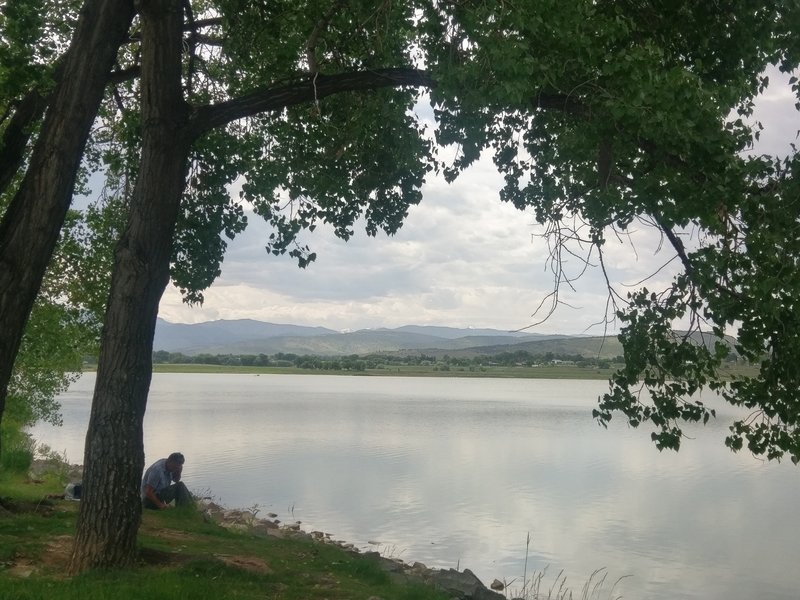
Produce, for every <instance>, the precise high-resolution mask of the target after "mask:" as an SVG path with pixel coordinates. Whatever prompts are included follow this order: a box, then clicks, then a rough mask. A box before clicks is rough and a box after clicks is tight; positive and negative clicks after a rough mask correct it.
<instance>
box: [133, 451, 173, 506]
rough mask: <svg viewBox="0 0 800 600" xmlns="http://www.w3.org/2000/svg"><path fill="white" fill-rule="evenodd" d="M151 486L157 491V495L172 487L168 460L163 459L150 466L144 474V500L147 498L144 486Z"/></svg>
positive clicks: (142, 490)
mask: <svg viewBox="0 0 800 600" xmlns="http://www.w3.org/2000/svg"><path fill="white" fill-rule="evenodd" d="M146 485H151V486H153V489H154V490H155V491H156V494H157V493H158V492H160V491H161V490H165V489H167V488H168V487H169V486H170V485H172V473H170V472H169V471H167V459H166V458H161V459H159V460H157V461H156V462H154V463H153V464H152V465H150V466H149V467H148V468H147V470H146V471H145V472H144V477H143V478H142V489H141V494H142V500H144V499H145V498H146V497H147V496H146V495H145V493H144V486H146Z"/></svg>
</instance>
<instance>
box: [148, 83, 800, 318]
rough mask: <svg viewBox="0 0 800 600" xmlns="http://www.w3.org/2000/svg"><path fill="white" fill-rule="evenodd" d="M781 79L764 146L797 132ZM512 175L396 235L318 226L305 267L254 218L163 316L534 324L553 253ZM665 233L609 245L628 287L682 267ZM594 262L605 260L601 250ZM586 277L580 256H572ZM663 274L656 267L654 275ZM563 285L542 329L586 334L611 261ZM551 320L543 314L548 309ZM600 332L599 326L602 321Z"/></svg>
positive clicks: (478, 172) (473, 179) (614, 275)
mask: <svg viewBox="0 0 800 600" xmlns="http://www.w3.org/2000/svg"><path fill="white" fill-rule="evenodd" d="M770 76H771V79H772V81H773V82H774V85H773V86H771V87H770V88H769V90H768V91H767V93H766V94H765V96H764V98H763V99H761V100H760V101H759V104H758V111H757V113H756V118H758V119H760V120H761V121H762V122H763V123H764V125H765V131H764V133H763V134H762V140H761V143H760V144H759V146H758V148H757V150H758V151H760V152H781V151H783V150H786V149H788V148H789V143H790V142H791V141H793V140H794V137H795V135H796V130H797V128H798V119H797V112H796V111H795V110H794V106H793V105H794V102H795V98H794V96H793V95H792V94H791V92H790V91H788V89H787V86H786V80H787V79H788V77H785V76H782V75H781V74H779V73H777V72H776V73H770ZM501 185H502V177H501V176H500V175H499V174H498V173H497V171H496V169H495V168H494V166H493V164H492V162H491V160H489V159H488V158H487V157H484V158H482V159H481V160H480V161H478V162H477V163H476V164H474V165H473V166H472V167H471V168H470V169H469V170H467V171H466V172H465V173H464V174H463V175H462V176H461V177H460V178H459V179H458V180H457V181H456V182H455V183H454V184H447V183H446V182H445V181H444V180H443V178H441V177H434V178H432V179H430V180H429V182H428V183H427V184H426V185H425V186H424V188H423V201H422V203H421V204H420V205H418V206H413V207H411V209H410V210H409V215H408V218H407V219H406V222H405V225H404V226H403V228H402V229H401V230H400V231H399V232H398V233H397V235H395V236H393V237H388V236H386V235H385V234H379V235H378V237H377V238H370V237H368V236H367V235H366V234H365V233H364V231H363V227H362V228H361V230H357V231H356V235H354V236H353V237H352V239H351V240H350V241H348V242H347V243H345V242H343V241H342V240H339V239H338V238H336V237H335V236H334V235H333V232H332V231H331V229H330V228H326V227H319V228H318V229H317V230H316V231H315V232H314V233H313V234H309V235H307V236H306V237H304V238H303V239H302V243H307V244H309V245H310V246H311V248H312V250H313V251H315V252H317V256H318V258H317V260H316V262H315V263H313V264H311V265H310V266H309V267H308V268H307V269H299V268H298V267H297V265H296V263H295V262H294V261H293V260H292V259H290V258H288V257H275V256H271V255H268V254H267V252H266V251H265V249H264V245H265V242H266V240H267V237H268V234H269V232H268V231H267V228H266V226H265V225H264V224H263V222H262V221H261V219H260V218H259V217H258V216H255V215H252V214H251V215H250V226H249V227H248V230H247V231H246V232H245V233H243V234H242V235H240V236H239V238H237V239H236V240H235V241H234V242H232V243H231V244H230V247H229V250H228V253H227V255H226V258H225V262H224V264H223V268H222V277H221V278H220V279H219V280H218V281H217V282H216V283H215V284H214V286H213V287H212V288H211V289H210V290H208V292H207V293H206V301H205V304H204V306H203V307H199V308H198V307H195V308H189V307H187V306H185V305H183V304H182V303H181V301H180V297H179V295H178V293H177V291H176V290H175V289H174V288H172V287H170V288H169V289H168V290H167V292H166V293H165V295H164V298H163V300H162V303H161V316H162V317H164V318H165V319H167V320H170V321H175V322H200V321H207V320H214V319H237V318H251V319H259V320H264V321H271V322H290V323H296V324H300V325H322V326H326V327H330V328H334V329H360V328H364V327H381V326H386V327H396V326H401V325H405V324H420V325H424V324H436V325H449V326H455V327H467V326H474V327H494V328H497V329H518V328H522V327H525V326H527V325H529V324H531V323H533V322H535V321H538V320H539V318H538V317H532V313H533V312H534V310H535V309H536V307H537V306H538V305H539V303H540V302H541V301H542V299H544V298H545V297H546V296H547V294H548V293H550V291H551V290H552V287H553V275H552V273H551V272H550V270H549V265H548V250H547V244H546V242H545V240H544V239H542V238H541V237H538V235H539V234H541V233H542V229H541V227H539V226H536V225H534V219H533V216H532V215H531V214H530V213H523V212H520V211H518V210H516V209H515V208H514V207H512V206H510V205H508V204H504V203H502V202H500V200H499V197H498V190H499V189H500V187H501ZM662 242H663V240H661V239H660V237H659V236H658V235H656V234H655V233H654V232H653V231H652V230H648V229H647V228H646V227H645V226H643V225H642V226H639V225H636V226H634V227H632V229H631V231H630V232H628V236H627V237H626V238H623V239H621V240H616V239H614V238H610V239H609V240H608V243H607V244H606V246H605V247H604V258H605V265H606V268H607V272H608V275H609V277H610V279H611V280H612V282H613V283H615V284H618V285H617V289H618V291H619V292H620V293H622V294H623V295H624V294H625V293H627V291H628V290H629V288H626V287H625V285H633V284H637V283H639V282H641V281H642V280H644V279H645V278H647V277H649V276H652V278H651V279H650V280H648V281H647V284H646V285H647V286H648V287H649V288H650V289H658V288H660V287H664V286H666V285H667V284H668V283H669V281H670V280H671V278H672V274H673V273H674V272H675V270H676V269H677V268H678V266H679V265H678V264H677V263H676V262H673V263H672V264H671V265H668V266H667V267H666V268H664V269H663V270H661V271H659V269H660V268H661V267H662V266H663V265H664V264H665V263H667V262H668V261H669V260H670V259H671V258H672V257H673V253H672V252H671V250H670V248H669V247H668V246H667V245H665V246H664V247H663V248H661V245H662ZM593 259H594V260H593V262H594V263H595V264H596V263H597V260H596V259H597V256H596V254H595V255H593ZM565 268H566V271H567V272H568V273H569V274H570V275H575V274H576V273H577V272H579V271H580V270H581V269H582V264H581V262H580V261H579V260H578V259H576V258H570V259H569V260H568V261H567V262H566V264H565ZM654 273H655V275H653V274H654ZM574 287H575V289H574V290H572V289H570V288H569V287H568V286H562V289H561V294H560V298H561V300H563V301H564V302H566V303H568V304H569V305H571V306H573V307H575V308H569V307H567V306H562V307H560V308H559V309H558V310H557V311H556V312H555V314H553V315H552V316H551V317H550V318H549V319H548V320H547V322H545V323H543V324H542V325H539V326H538V327H536V328H535V329H534V331H538V332H543V333H551V332H557V333H582V332H584V331H586V329H587V327H589V326H590V325H591V324H593V323H597V322H598V321H600V320H602V318H603V317H604V314H605V304H606V298H607V292H606V287H605V279H604V277H603V274H602V272H601V271H600V269H597V268H594V269H589V270H588V271H587V272H586V273H585V274H584V275H583V277H582V278H581V279H580V280H579V281H577V282H576V283H574ZM540 316H541V315H540ZM591 332H599V330H598V329H593V330H591Z"/></svg>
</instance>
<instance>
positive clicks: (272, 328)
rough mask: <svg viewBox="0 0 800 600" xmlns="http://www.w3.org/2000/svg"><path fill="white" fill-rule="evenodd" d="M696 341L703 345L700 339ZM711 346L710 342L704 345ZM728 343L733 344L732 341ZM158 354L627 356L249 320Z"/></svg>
mask: <svg viewBox="0 0 800 600" xmlns="http://www.w3.org/2000/svg"><path fill="white" fill-rule="evenodd" d="M693 337H695V338H696V340H697V341H698V343H700V338H699V337H697V336H693ZM704 341H705V342H706V343H709V341H711V338H708V337H707V338H706V339H705V340H704ZM727 342H728V343H729V344H731V343H732V342H733V340H732V339H729V340H727ZM153 348H154V349H155V350H166V351H167V352H180V353H182V354H186V355H188V356H194V355H197V354H214V355H216V354H267V355H272V354H277V353H279V352H283V353H285V354H300V355H303V354H310V355H316V356H346V355H350V354H360V355H364V354H374V353H389V354H402V355H413V354H426V355H428V356H436V357H441V356H443V355H445V354H448V355H449V356H451V357H453V358H472V357H474V356H492V355H495V354H499V353H501V352H517V351H525V352H529V353H531V354H534V355H543V354H547V353H548V352H551V353H553V354H558V355H564V354H571V355H580V356H585V357H597V358H613V357H615V356H618V355H620V354H622V346H621V344H620V343H619V341H618V340H617V338H616V337H615V336H608V337H602V336H580V335H542V334H535V333H534V334H531V333H524V332H510V331H501V330H497V329H459V328H455V327H433V326H417V325H406V326H403V327H398V328H396V329H386V328H380V329H362V330H360V331H352V332H347V333H340V332H337V331H334V330H332V329H326V328H325V327H303V326H299V325H287V324H276V323H265V322H262V321H253V320H249V319H240V320H232V321H224V320H223V321H210V322H207V323H197V324H191V325H190V324H179V323H169V322H167V321H164V320H163V319H159V320H158V322H157V324H156V335H155V342H154V345H153Z"/></svg>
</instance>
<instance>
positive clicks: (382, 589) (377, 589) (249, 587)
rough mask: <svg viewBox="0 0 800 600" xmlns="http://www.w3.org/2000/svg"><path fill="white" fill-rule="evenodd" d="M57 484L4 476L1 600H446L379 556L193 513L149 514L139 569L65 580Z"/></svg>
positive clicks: (67, 518)
mask: <svg viewBox="0 0 800 600" xmlns="http://www.w3.org/2000/svg"><path fill="white" fill-rule="evenodd" d="M62 490H63V487H62V484H61V482H58V481H56V480H55V479H45V480H44V481H43V482H41V483H32V482H30V481H27V480H26V478H25V477H24V476H22V475H20V474H18V473H17V474H15V473H10V472H8V471H4V472H3V473H2V474H0V498H1V499H2V506H0V597H2V598H3V600H23V599H24V600H39V599H42V600H45V599H48V600H49V599H50V598H54V597H55V598H59V599H64V600H71V599H75V600H87V599H88V600H93V599H97V600H100V599H103V600H105V599H108V598H113V599H115V600H125V599H128V598H148V599H152V600H156V599H167V598H169V599H170V600H172V599H183V598H185V599H187V600H189V599H191V600H204V599H209V600H211V599H218V598H237V599H242V600H248V599H256V598H258V599H270V600H272V599H275V600H279V599H280V600H301V599H308V598H327V599H330V600H337V599H342V600H343V599H350V598H364V599H366V598H370V597H373V596H375V597H379V598H382V599H383V600H444V599H445V598H446V596H444V595H442V594H441V593H439V592H438V591H436V590H434V589H433V588H431V587H429V586H424V585H421V584H412V583H407V582H402V581H398V580H395V579H393V578H392V577H391V576H390V575H389V574H388V573H386V572H385V571H384V570H383V569H382V567H381V565H380V563H379V562H378V561H377V560H375V559H374V558H370V557H366V556H360V555H358V554H354V553H349V552H346V551H345V550H343V549H341V548H339V547H337V546H333V545H326V544H322V543H319V542H314V541H310V540H307V539H294V538H289V537H287V538H277V537H273V536H268V535H266V534H263V535H262V534H256V533H242V532H231V531H229V530H227V529H224V528H222V527H220V526H218V525H216V524H214V523H210V522H206V521H205V520H204V519H203V517H202V515H201V514H200V513H198V512H196V511H193V510H190V511H183V510H172V511H164V512H155V511H146V512H145V514H144V516H143V520H142V526H141V528H140V534H139V547H140V558H139V562H138V563H137V565H136V566H135V567H134V568H131V569H125V570H117V571H106V572H92V573H87V574H83V575H79V576H75V577H69V576H67V565H68V561H69V555H70V552H71V547H72V540H73V534H74V528H75V521H76V518H77V511H78V503H76V502H69V501H64V500H49V499H47V498H46V497H45V496H46V495H47V494H50V493H59V492H60V491H62Z"/></svg>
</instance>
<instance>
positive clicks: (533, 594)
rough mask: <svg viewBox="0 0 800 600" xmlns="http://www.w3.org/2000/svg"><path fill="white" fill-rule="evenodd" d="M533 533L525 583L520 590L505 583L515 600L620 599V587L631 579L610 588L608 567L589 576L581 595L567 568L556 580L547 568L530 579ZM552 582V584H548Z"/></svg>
mask: <svg viewBox="0 0 800 600" xmlns="http://www.w3.org/2000/svg"><path fill="white" fill-rule="evenodd" d="M530 545H531V534H530V532H528V535H527V538H526V540H525V566H524V570H523V575H522V582H521V585H520V587H519V588H516V587H514V583H515V582H516V581H517V580H516V579H514V580H512V581H510V582H508V583H506V584H505V593H506V596H507V597H509V598H514V599H515V600H517V599H521V600H620V599H621V598H622V595H621V594H619V593H618V591H617V586H618V584H619V583H620V581H622V580H623V579H625V578H626V577H627V575H624V576H622V577H619V578H618V579H617V580H616V581H614V582H613V584H611V585H610V586H609V581H608V572H607V571H606V569H605V568H601V569H597V570H595V571H594V572H592V574H591V575H589V578H588V579H587V580H586V582H585V583H584V584H583V586H582V587H581V589H580V592H576V591H573V589H572V588H571V587H570V585H568V584H567V576H566V574H565V573H564V571H563V569H562V570H561V571H559V572H558V574H556V576H555V578H554V579H553V580H552V581H549V577H548V576H547V567H545V568H544V569H543V570H541V571H535V572H533V573H532V574H531V576H530V577H529V576H528V556H529V553H530ZM548 582H549V583H548Z"/></svg>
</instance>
